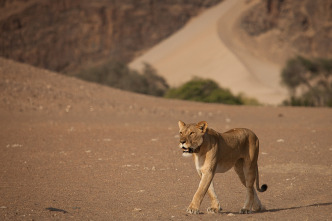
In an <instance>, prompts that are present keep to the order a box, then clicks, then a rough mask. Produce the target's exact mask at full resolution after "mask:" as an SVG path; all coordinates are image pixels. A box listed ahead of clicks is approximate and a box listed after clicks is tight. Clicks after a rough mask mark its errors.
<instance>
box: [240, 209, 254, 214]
mask: <svg viewBox="0 0 332 221" xmlns="http://www.w3.org/2000/svg"><path fill="white" fill-rule="evenodd" d="M240 213H241V214H250V213H252V212H251V211H250V210H248V209H241V210H240Z"/></svg>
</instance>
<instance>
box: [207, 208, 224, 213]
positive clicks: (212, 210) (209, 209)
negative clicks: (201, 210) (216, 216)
mask: <svg viewBox="0 0 332 221" xmlns="http://www.w3.org/2000/svg"><path fill="white" fill-rule="evenodd" d="M221 211H222V208H221V207H219V208H212V207H209V208H208V209H207V212H208V213H220V212H221Z"/></svg>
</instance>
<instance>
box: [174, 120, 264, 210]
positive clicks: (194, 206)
mask: <svg viewBox="0 0 332 221" xmlns="http://www.w3.org/2000/svg"><path fill="white" fill-rule="evenodd" d="M178 124H179V128H180V148H181V149H182V150H183V155H184V156H188V155H189V156H190V155H193V158H194V161H195V165H196V170H197V172H198V175H199V176H200V178H201V181H200V183H199V187H198V189H197V191H196V193H195V195H194V197H193V199H192V201H191V203H190V205H189V207H188V209H187V212H188V213H191V214H198V213H199V206H200V205H201V202H202V200H203V197H204V195H205V194H206V192H208V194H209V196H210V198H211V207H209V208H208V209H207V211H208V212H209V213H217V212H220V211H221V207H220V204H219V200H218V198H217V195H216V193H215V191H214V188H213V182H212V179H213V177H214V175H215V173H224V172H226V171H228V170H229V169H231V168H232V167H234V169H235V172H236V173H237V175H238V176H239V178H240V180H241V182H242V184H243V185H244V186H245V187H246V189H247V196H246V200H245V203H244V206H243V208H242V209H241V210H240V213H251V211H252V209H253V210H254V211H260V210H261V209H262V204H261V202H260V200H259V199H258V196H257V193H256V191H255V189H254V187H253V186H254V182H255V180H256V189H257V190H258V191H259V192H264V191H265V190H266V189H267V185H266V184H263V185H262V186H261V188H259V176H258V166H257V159H258V152H259V141H258V138H257V136H256V135H255V134H254V133H253V132H252V131H251V130H249V129H242V128H241V129H240V128H237V129H232V130H230V131H227V132H225V133H218V132H216V131H215V130H213V129H211V128H208V124H207V122H205V121H201V122H199V123H197V124H185V123H184V122H182V121H179V123H178Z"/></svg>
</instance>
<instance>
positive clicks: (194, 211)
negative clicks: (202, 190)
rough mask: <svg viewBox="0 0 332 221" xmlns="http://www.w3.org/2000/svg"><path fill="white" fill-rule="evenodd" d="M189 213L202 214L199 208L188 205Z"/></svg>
mask: <svg viewBox="0 0 332 221" xmlns="http://www.w3.org/2000/svg"><path fill="white" fill-rule="evenodd" d="M187 213H189V214H200V212H199V210H198V209H194V208H192V207H188V209H187Z"/></svg>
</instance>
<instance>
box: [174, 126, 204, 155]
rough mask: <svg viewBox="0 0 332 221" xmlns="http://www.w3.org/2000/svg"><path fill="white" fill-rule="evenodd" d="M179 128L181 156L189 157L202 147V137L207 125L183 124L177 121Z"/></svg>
mask: <svg viewBox="0 0 332 221" xmlns="http://www.w3.org/2000/svg"><path fill="white" fill-rule="evenodd" d="M178 124H179V128H180V131H179V132H180V144H179V146H180V148H181V149H182V150H183V156H189V155H191V154H192V153H194V152H195V150H196V149H197V148H198V147H199V146H201V145H202V143H203V136H204V134H205V132H206V129H207V126H208V124H207V123H206V122H205V121H201V122H199V123H197V124H185V123H184V122H182V121H179V123H178Z"/></svg>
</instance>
